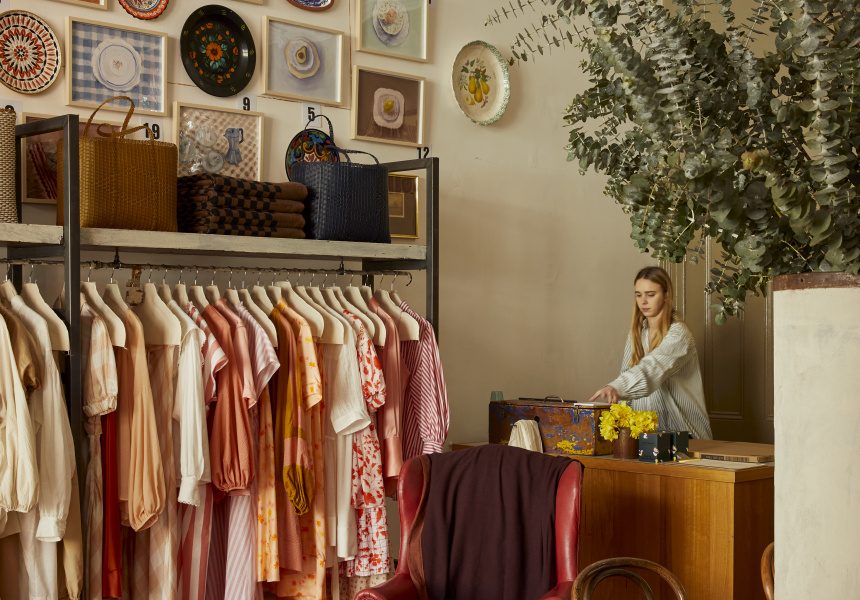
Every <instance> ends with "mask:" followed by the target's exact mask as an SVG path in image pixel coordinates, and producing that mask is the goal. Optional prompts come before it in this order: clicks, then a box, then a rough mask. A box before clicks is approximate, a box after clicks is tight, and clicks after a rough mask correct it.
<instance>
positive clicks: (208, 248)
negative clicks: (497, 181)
mask: <svg viewBox="0 0 860 600" xmlns="http://www.w3.org/2000/svg"><path fill="white" fill-rule="evenodd" d="M57 131H62V132H63V178H64V179H63V190H64V192H63V193H64V199H63V211H64V214H63V225H62V227H59V226H51V225H31V224H23V223H21V219H22V217H21V215H22V197H23V195H22V185H21V176H22V168H21V165H22V158H23V157H22V154H21V146H22V144H21V140H22V139H23V138H26V137H29V136H33V135H38V134H42V133H51V132H57ZM15 137H16V150H15V159H16V171H15V172H16V181H15V183H16V192H17V207H18V221H19V223H18V224H0V246H2V247H5V248H6V253H7V257H8V258H10V259H19V260H27V259H34V260H35V259H43V258H48V257H57V259H58V260H57V264H62V265H63V266H64V269H63V279H64V284H65V304H64V307H65V308H64V320H65V322H66V325H67V326H68V328H69V341H70V351H69V357H68V359H69V363H68V365H69V373H68V377H69V398H68V404H69V419H70V423H71V428H72V435H73V437H74V440H75V462H76V464H77V469H78V478H79V481H80V482H81V485H80V490H79V491H80V494H81V505H82V506H83V501H84V498H83V494H84V485H83V481H84V473H85V466H86V461H85V457H86V436H85V435H84V430H83V412H82V406H81V377H82V374H81V354H80V339H81V329H80V319H78V318H72V317H73V316H74V315H79V314H80V310H81V304H80V294H78V293H71V292H73V291H77V290H79V289H80V283H81V274H80V265H81V252H82V251H103V252H104V251H108V252H116V253H118V252H120V251H124V252H142V253H152V254H159V253H169V254H174V255H176V254H179V255H209V256H219V257H222V256H238V257H248V258H265V259H275V260H282V259H283V260H290V259H292V260H305V259H323V260H332V261H334V260H339V261H341V262H342V261H344V260H350V261H361V265H362V270H366V271H386V272H388V271H424V272H425V277H426V280H427V285H426V297H427V300H426V307H425V311H426V315H427V319H428V320H429V321H430V322H431V323H432V324H433V326H434V328H436V330H437V331H438V327H439V325H438V323H439V225H438V224H439V159H438V158H426V159H419V160H407V161H400V162H392V163H387V164H386V165H385V166H387V167H388V168H389V171H390V172H391V173H399V172H404V171H418V170H424V171H425V176H426V195H425V197H426V198H427V199H428V201H427V202H425V209H426V221H425V228H426V229H425V231H426V242H425V245H424V246H418V245H409V244H365V243H355V242H327V241H320V240H275V239H268V238H247V237H238V236H214V235H200V234H195V233H164V232H142V231H126V230H111V229H82V228H81V227H80V182H79V170H78V139H79V125H78V115H74V114H69V115H64V116H60V117H53V118H50V119H44V120H41V121H36V122H34V123H26V124H22V125H17V126H16V127H15ZM60 258H62V262H61V261H60V260H59V259H60ZM12 279H13V282H14V284H15V286H16V287H17V288H18V289H20V286H21V283H22V268H21V265H20V264H15V265H14V266H12Z"/></svg>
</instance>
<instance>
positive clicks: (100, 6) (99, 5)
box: [54, 0, 108, 10]
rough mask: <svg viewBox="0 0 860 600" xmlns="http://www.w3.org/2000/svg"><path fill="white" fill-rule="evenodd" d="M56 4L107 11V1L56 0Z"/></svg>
mask: <svg viewBox="0 0 860 600" xmlns="http://www.w3.org/2000/svg"><path fill="white" fill-rule="evenodd" d="M54 2H62V3H63V4H73V5H75V6H85V7H87V8H95V9H97V10H107V8H108V6H107V0H54Z"/></svg>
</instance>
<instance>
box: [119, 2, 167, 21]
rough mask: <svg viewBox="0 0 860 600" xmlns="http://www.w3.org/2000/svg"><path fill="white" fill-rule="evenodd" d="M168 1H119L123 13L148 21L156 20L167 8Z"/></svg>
mask: <svg viewBox="0 0 860 600" xmlns="http://www.w3.org/2000/svg"><path fill="white" fill-rule="evenodd" d="M167 1H168V0H119V3H120V5H121V6H122V7H123V8H124V9H125V12H127V13H128V14H130V15H131V16H132V17H134V18H135V19H143V20H145V21H148V20H150V19H154V18H156V17H157V16H158V15H160V14H161V13H163V12H164V9H165V8H167Z"/></svg>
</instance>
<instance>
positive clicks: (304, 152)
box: [284, 129, 340, 181]
mask: <svg viewBox="0 0 860 600" xmlns="http://www.w3.org/2000/svg"><path fill="white" fill-rule="evenodd" d="M333 145H334V142H333V141H332V139H331V138H330V137H329V135H328V134H327V133H323V132H322V131H320V130H319V129H303V130H302V131H300V132H299V133H297V134H296V136H295V137H294V138H293V139H292V141H291V142H290V145H289V146H287V157H286V159H285V160H284V166H285V167H286V169H287V179H290V180H291V181H292V179H291V178H290V171H291V170H292V168H293V165H294V164H295V163H297V162H340V156H339V155H338V153H337V152H335V151H333V150H332V149H331V147H332V146H333Z"/></svg>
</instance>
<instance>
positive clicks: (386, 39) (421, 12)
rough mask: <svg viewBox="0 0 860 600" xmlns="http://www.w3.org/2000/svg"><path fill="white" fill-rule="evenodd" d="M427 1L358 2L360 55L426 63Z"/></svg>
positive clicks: (357, 39) (377, 0)
mask: <svg viewBox="0 0 860 600" xmlns="http://www.w3.org/2000/svg"><path fill="white" fill-rule="evenodd" d="M428 6H429V2H427V0H358V11H357V12H356V16H357V19H358V21H357V23H356V31H357V32H358V34H357V35H356V45H357V49H358V50H359V51H361V52H370V53H372V54H381V55H383V56H394V57H397V58H405V59H406V60H415V61H418V62H427V7H428Z"/></svg>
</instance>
